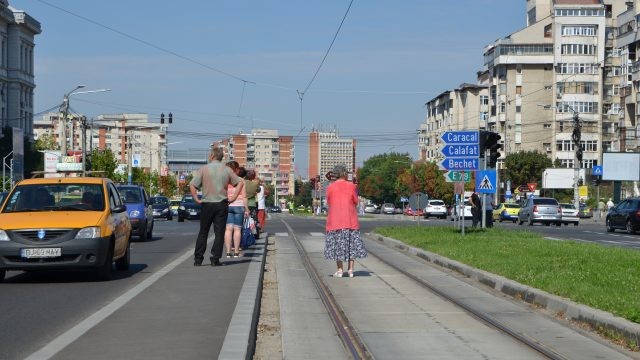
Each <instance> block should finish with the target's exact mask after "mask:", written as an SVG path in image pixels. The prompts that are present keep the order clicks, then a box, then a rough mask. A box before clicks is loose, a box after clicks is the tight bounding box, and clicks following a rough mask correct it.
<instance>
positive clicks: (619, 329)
mask: <svg viewBox="0 0 640 360" xmlns="http://www.w3.org/2000/svg"><path fill="white" fill-rule="evenodd" d="M366 236H367V237H368V238H369V239H371V240H375V241H378V242H380V243H383V244H385V245H388V246H390V247H392V248H394V249H396V250H398V251H401V252H404V253H407V254H409V255H412V256H416V257H418V258H420V259H423V260H426V261H428V262H430V263H433V264H435V265H438V266H441V267H443V268H446V269H450V270H454V271H456V272H458V273H460V274H463V275H465V276H467V277H468V278H470V279H472V280H475V281H477V282H479V283H481V284H483V285H486V286H488V287H490V288H492V289H494V290H496V291H499V292H501V293H503V294H505V295H508V296H509V297H511V298H513V299H515V300H519V301H524V302H527V303H529V304H532V305H535V306H536V307H540V308H543V309H546V310H548V311H550V312H552V313H554V314H557V315H560V316H562V317H563V318H564V319H567V320H572V321H577V322H581V323H586V324H589V325H590V326H591V327H593V328H594V329H604V330H608V331H613V332H615V333H616V334H618V335H620V336H621V337H623V338H624V339H626V340H627V341H628V342H629V343H632V344H638V343H640V324H637V323H634V322H631V321H629V320H627V319H624V318H621V317H619V316H615V315H613V314H611V313H609V312H606V311H602V310H598V309H594V308H592V307H589V306H586V305H582V304H578V303H576V302H573V301H571V300H568V299H565V298H562V297H560V296H557V295H553V294H550V293H548V292H546V291H542V290H540V289H536V288H532V287H530V286H528V285H524V284H521V283H519V282H516V281H513V280H510V279H507V278H505V277H502V276H500V275H496V274H492V273H489V272H486V271H483V270H479V269H476V268H473V267H471V266H468V265H465V264H463V263H460V262H458V261H455V260H451V259H449V258H446V257H444V256H441V255H438V254H434V253H432V252H428V251H425V250H422V249H418V248H414V247H411V246H409V245H407V244H405V243H403V242H401V241H399V240H396V239H392V238H388V237H385V236H382V235H378V234H366Z"/></svg>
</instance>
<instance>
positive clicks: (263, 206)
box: [257, 179, 268, 231]
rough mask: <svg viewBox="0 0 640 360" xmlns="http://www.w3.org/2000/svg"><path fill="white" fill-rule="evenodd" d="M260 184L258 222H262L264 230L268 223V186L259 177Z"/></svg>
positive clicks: (261, 225)
mask: <svg viewBox="0 0 640 360" xmlns="http://www.w3.org/2000/svg"><path fill="white" fill-rule="evenodd" d="M258 184H259V186H260V191H258V195H257V202H258V223H259V224H260V229H261V230H262V231H264V226H265V225H266V224H267V221H266V215H267V214H266V213H265V210H266V202H265V201H266V198H267V195H268V194H267V188H266V186H264V184H263V183H262V179H258Z"/></svg>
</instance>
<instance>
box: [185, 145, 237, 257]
mask: <svg viewBox="0 0 640 360" xmlns="http://www.w3.org/2000/svg"><path fill="white" fill-rule="evenodd" d="M223 155H224V152H223V150H222V148H219V147H214V148H213V149H211V152H209V163H208V164H207V165H204V166H202V167H201V168H200V169H198V170H196V171H194V173H193V179H192V180H191V182H190V183H189V189H190V190H191V195H192V196H193V200H194V201H195V202H197V203H198V204H201V205H202V212H201V213H200V231H199V232H198V238H197V239H196V248H195V252H194V256H193V266H200V265H202V260H203V259H204V252H205V250H206V249H207V237H208V236H209V229H210V228H211V224H213V233H214V234H215V239H214V240H213V245H212V247H211V258H210V259H211V266H219V265H220V257H222V246H223V244H224V231H225V227H226V224H227V214H228V212H229V202H230V201H231V202H232V201H235V199H236V198H237V197H238V195H239V194H240V192H241V191H242V188H243V187H244V182H243V181H242V179H241V178H240V177H238V176H237V175H236V174H235V173H234V172H233V171H232V170H231V168H229V167H228V166H226V165H225V164H223V163H222V162H221V160H222V157H223ZM229 184H231V185H233V186H235V187H236V190H235V193H234V194H233V196H232V198H227V187H228V185H229ZM236 185H237V186H236ZM198 189H200V190H201V191H202V199H200V198H198Z"/></svg>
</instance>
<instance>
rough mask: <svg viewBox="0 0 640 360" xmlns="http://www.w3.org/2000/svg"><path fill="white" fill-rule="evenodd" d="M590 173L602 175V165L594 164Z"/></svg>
mask: <svg viewBox="0 0 640 360" xmlns="http://www.w3.org/2000/svg"><path fill="white" fill-rule="evenodd" d="M592 175H595V176H602V165H600V166H594V167H593V173H592Z"/></svg>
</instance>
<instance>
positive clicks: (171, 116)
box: [169, 113, 173, 124]
mask: <svg viewBox="0 0 640 360" xmlns="http://www.w3.org/2000/svg"><path fill="white" fill-rule="evenodd" d="M172 122H173V114H172V113H169V124H171V123H172Z"/></svg>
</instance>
